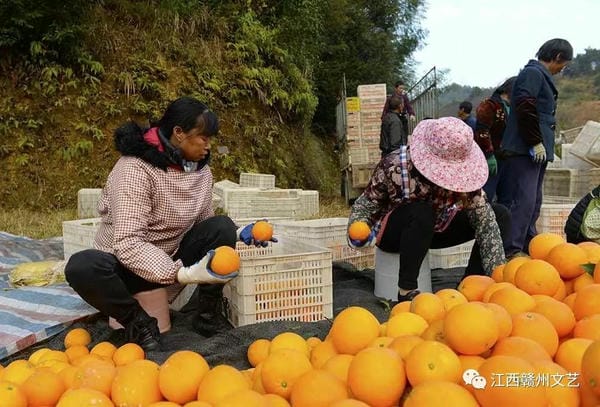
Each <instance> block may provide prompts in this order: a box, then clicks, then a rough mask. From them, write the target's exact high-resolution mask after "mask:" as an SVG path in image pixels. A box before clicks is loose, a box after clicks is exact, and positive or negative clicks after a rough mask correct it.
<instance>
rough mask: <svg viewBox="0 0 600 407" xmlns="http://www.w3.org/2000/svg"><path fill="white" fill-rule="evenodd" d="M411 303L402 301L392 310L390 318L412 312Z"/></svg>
mask: <svg viewBox="0 0 600 407" xmlns="http://www.w3.org/2000/svg"><path fill="white" fill-rule="evenodd" d="M410 303H411V301H402V302H399V303H398V304H396V305H394V307H393V308H392V310H391V311H390V317H393V316H394V315H396V314H399V313H401V312H409V311H410Z"/></svg>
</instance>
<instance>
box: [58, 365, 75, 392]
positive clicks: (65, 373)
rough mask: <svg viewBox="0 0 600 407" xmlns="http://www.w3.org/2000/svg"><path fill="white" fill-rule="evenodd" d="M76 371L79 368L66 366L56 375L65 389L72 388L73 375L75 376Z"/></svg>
mask: <svg viewBox="0 0 600 407" xmlns="http://www.w3.org/2000/svg"><path fill="white" fill-rule="evenodd" d="M78 369H79V368H78V367H77V366H68V367H66V368H64V369H63V370H61V371H60V372H59V373H58V375H59V376H60V378H61V379H62V381H63V383H64V385H65V387H66V388H67V389H71V388H73V383H75V374H77V371H78Z"/></svg>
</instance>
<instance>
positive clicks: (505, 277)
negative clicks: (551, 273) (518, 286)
mask: <svg viewBox="0 0 600 407" xmlns="http://www.w3.org/2000/svg"><path fill="white" fill-rule="evenodd" d="M529 260H530V258H529V257H525V256H524V257H515V258H514V259H512V260H510V261H509V262H508V263H506V265H505V266H504V268H503V269H502V281H504V282H507V283H511V284H514V283H515V274H517V270H518V269H519V267H521V266H522V265H523V264H525V263H526V262H527V261H529Z"/></svg>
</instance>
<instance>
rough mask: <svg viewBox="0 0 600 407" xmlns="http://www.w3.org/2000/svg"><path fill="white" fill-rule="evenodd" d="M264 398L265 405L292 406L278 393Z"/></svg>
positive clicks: (270, 406)
mask: <svg viewBox="0 0 600 407" xmlns="http://www.w3.org/2000/svg"><path fill="white" fill-rule="evenodd" d="M263 400H264V401H265V402H266V405H265V406H264V407H290V403H288V401H287V400H286V399H284V398H283V397H281V396H278V395H277V394H265V395H264V396H263ZM192 407H193V406H192ZM198 407H200V406H198ZM206 407H210V406H206Z"/></svg>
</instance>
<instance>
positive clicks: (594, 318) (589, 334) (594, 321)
mask: <svg viewBox="0 0 600 407" xmlns="http://www.w3.org/2000/svg"><path fill="white" fill-rule="evenodd" d="M573 337H575V338H587V339H593V340H595V341H599V340H600V314H594V315H590V316H588V317H583V318H581V319H580V320H579V321H577V323H576V324H575V327H574V328H573Z"/></svg>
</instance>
